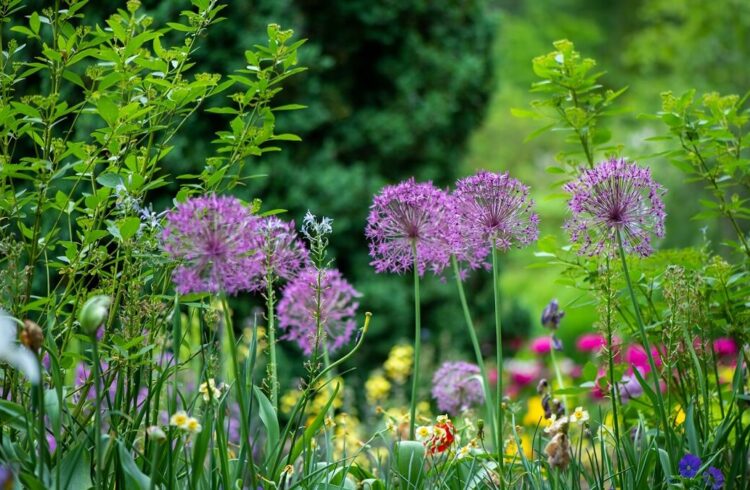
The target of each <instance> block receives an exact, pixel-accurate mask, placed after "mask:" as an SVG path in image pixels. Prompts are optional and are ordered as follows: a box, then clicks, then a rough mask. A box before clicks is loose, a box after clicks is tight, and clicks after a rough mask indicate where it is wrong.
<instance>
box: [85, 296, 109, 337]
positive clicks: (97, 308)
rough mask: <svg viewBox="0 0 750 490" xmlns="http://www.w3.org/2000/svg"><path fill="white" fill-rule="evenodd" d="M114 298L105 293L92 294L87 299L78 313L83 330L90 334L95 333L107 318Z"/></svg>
mask: <svg viewBox="0 0 750 490" xmlns="http://www.w3.org/2000/svg"><path fill="white" fill-rule="evenodd" d="M111 303H112V299H111V298H110V297H109V296H105V295H103V294H100V295H96V296H92V297H91V298H89V299H88V301H86V303H85V304H84V305H83V308H81V311H80V313H79V314H78V321H79V322H80V324H81V330H83V331H84V332H85V333H87V334H89V335H94V334H95V333H96V330H97V329H98V328H99V327H100V326H101V325H102V324H103V323H104V322H105V320H106V319H107V313H108V312H109V305H110V304H111Z"/></svg>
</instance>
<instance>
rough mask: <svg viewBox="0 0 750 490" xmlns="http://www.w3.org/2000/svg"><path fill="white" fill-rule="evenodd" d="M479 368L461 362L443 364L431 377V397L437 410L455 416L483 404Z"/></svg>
mask: <svg viewBox="0 0 750 490" xmlns="http://www.w3.org/2000/svg"><path fill="white" fill-rule="evenodd" d="M479 372H480V371H479V367H478V366H477V365H475V364H471V363H468V362H463V361H449V362H444V363H443V365H442V366H440V369H438V370H437V371H435V375H434V376H433V377H432V397H433V398H434V399H435V400H436V401H437V406H438V409H439V410H440V411H441V412H447V413H449V414H450V415H453V416H456V415H458V414H460V413H461V412H462V411H464V410H466V409H468V408H469V407H471V406H473V405H478V404H481V403H483V402H484V390H482V382H481V378H480V376H479Z"/></svg>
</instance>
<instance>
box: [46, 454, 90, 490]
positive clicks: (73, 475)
mask: <svg viewBox="0 0 750 490" xmlns="http://www.w3.org/2000/svg"><path fill="white" fill-rule="evenodd" d="M51 473H52V486H51V488H57V481H56V477H57V471H55V470H53V471H52V472H51ZM92 486H93V484H92V483H91V461H90V456H89V452H88V451H86V450H85V447H84V445H83V444H78V445H76V446H74V447H72V448H68V449H66V450H65V452H64V453H63V457H62V460H61V461H60V489H61V490H78V489H85V488H91V487H92Z"/></svg>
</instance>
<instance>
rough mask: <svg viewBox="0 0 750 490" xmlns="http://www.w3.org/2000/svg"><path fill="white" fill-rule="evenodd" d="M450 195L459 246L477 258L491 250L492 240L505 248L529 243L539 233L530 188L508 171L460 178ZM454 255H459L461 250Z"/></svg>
mask: <svg viewBox="0 0 750 490" xmlns="http://www.w3.org/2000/svg"><path fill="white" fill-rule="evenodd" d="M452 196H453V204H454V206H455V211H454V212H455V218H456V229H457V233H458V235H459V236H460V237H461V239H462V240H461V246H462V247H463V250H464V251H467V250H468V251H472V253H473V254H474V255H477V256H479V258H481V256H482V254H484V256H486V255H487V254H488V253H489V252H490V248H491V247H492V244H493V243H494V244H495V246H496V247H497V248H498V249H500V250H508V249H509V248H511V247H512V246H514V245H515V246H518V247H521V246H526V245H529V244H530V243H532V242H533V241H535V240H536V239H537V237H538V236H539V218H538V216H537V215H536V214H535V213H533V212H532V211H531V208H532V206H533V205H534V201H532V200H531V199H530V198H529V188H528V187H527V186H525V185H523V184H522V183H521V182H519V181H518V180H516V179H514V178H512V177H511V176H510V175H509V174H508V173H507V172H506V173H504V174H499V173H492V172H487V171H480V172H479V173H477V174H476V175H472V176H471V177H466V178H464V179H461V180H459V181H458V182H457V183H456V190H455V191H454V192H453V195H452ZM457 256H458V257H459V258H460V257H461V253H460V251H459V253H457Z"/></svg>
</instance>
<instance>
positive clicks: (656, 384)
mask: <svg viewBox="0 0 750 490" xmlns="http://www.w3.org/2000/svg"><path fill="white" fill-rule="evenodd" d="M617 246H618V248H619V251H620V259H621V260H622V272H623V276H625V284H626V285H627V287H628V291H629V292H630V300H631V301H632V302H633V310H634V311H635V319H636V322H637V323H638V331H639V333H640V336H641V342H643V348H644V349H645V350H646V357H648V365H649V367H650V368H651V378H652V381H653V383H654V393H655V396H656V405H657V407H656V408H657V411H658V412H659V417H660V418H661V423H662V425H663V428H664V438H665V439H666V442H667V449H668V451H669V454H670V455H673V454H675V453H674V451H673V450H672V437H671V435H670V431H669V420H668V419H667V412H666V410H665V409H664V398H663V397H662V395H661V386H660V385H659V375H658V374H657V371H656V363H655V362H654V356H653V354H652V353H651V342H649V340H648V336H647V335H646V327H645V326H644V325H643V318H642V317H641V309H640V307H639V306H638V300H637V299H636V297H635V290H634V289H633V284H632V282H631V281H630V273H629V272H628V262H627V260H626V258H625V248H624V247H623V245H622V236H621V235H620V230H619V229H618V230H617Z"/></svg>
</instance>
